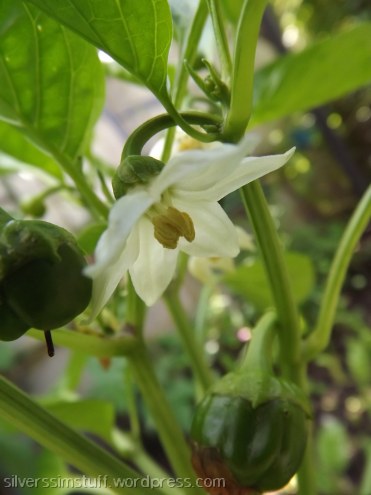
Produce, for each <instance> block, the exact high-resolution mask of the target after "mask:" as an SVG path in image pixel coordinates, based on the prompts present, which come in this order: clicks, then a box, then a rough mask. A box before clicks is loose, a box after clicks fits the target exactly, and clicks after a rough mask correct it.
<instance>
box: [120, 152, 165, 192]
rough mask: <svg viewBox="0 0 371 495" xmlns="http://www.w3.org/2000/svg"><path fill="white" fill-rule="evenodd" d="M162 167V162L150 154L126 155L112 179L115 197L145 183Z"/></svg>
mask: <svg viewBox="0 0 371 495" xmlns="http://www.w3.org/2000/svg"><path fill="white" fill-rule="evenodd" d="M163 167H164V163H163V162H161V161H160V160H157V159H156V158H152V157H151V156H141V155H129V156H126V157H125V158H124V159H123V160H122V161H121V163H120V165H119V166H118V168H117V170H116V172H115V174H114V176H113V179H112V188H113V194H114V195H115V198H116V199H119V198H121V196H124V195H125V194H126V193H127V192H128V191H129V189H131V188H132V187H135V186H138V185H143V184H147V183H148V182H149V181H150V180H151V179H153V178H154V177H155V176H156V175H158V174H159V173H160V172H161V170H162V169H163Z"/></svg>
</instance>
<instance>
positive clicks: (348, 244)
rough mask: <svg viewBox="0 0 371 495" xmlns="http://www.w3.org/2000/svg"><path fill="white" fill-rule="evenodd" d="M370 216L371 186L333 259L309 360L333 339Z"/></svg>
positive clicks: (309, 341) (311, 338) (310, 339)
mask: <svg viewBox="0 0 371 495" xmlns="http://www.w3.org/2000/svg"><path fill="white" fill-rule="evenodd" d="M370 218H371V186H369V187H368V189H367V190H366V192H365V193H364V195H363V197H362V198H361V201H360V202H359V204H358V206H357V208H356V210H355V211H354V213H353V215H352V217H351V219H350V221H349V223H348V226H347V227H346V229H345V232H344V234H343V237H342V239H341V241H340V244H339V246H338V249H337V251H336V254H335V257H334V259H333V262H332V265H331V268H330V273H329V275H328V278H327V282H326V287H325V291H324V295H323V297H322V302H321V307H320V311H319V316H318V320H317V324H316V326H315V329H314V331H313V332H312V333H311V334H310V335H309V337H308V338H307V340H306V341H305V343H304V347H303V353H304V356H305V358H306V359H308V360H310V359H313V357H315V356H316V355H317V354H318V353H320V352H321V351H323V350H324V349H325V348H326V347H327V345H328V343H329V341H330V338H331V330H332V327H333V323H334V319H335V314H336V308H337V305H338V301H339V295H340V292H341V288H342V285H343V283H344V279H345V276H346V273H347V270H348V267H349V264H350V261H351V258H352V254H353V251H354V249H355V247H356V245H357V243H358V242H359V239H360V238H361V236H362V233H363V232H364V230H365V228H366V227H367V225H368V223H369V221H370Z"/></svg>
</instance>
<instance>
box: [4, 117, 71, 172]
mask: <svg viewBox="0 0 371 495" xmlns="http://www.w3.org/2000/svg"><path fill="white" fill-rule="evenodd" d="M0 136H1V139H0V163H1V165H3V166H4V167H5V168H7V169H8V172H9V173H12V172H13V173H14V172H16V171H19V170H22V169H23V168H24V167H26V166H31V167H36V168H37V169H39V170H41V171H42V172H44V173H46V174H48V175H50V176H52V177H54V178H56V179H58V180H61V179H62V178H63V174H62V171H61V169H60V167H59V165H58V164H57V163H56V162H55V161H54V160H53V159H52V158H51V157H50V156H49V155H47V154H45V153H44V152H43V151H41V150H40V149H38V148H36V147H35V146H34V145H33V144H32V143H31V142H30V141H29V140H28V139H27V138H26V137H25V136H24V135H23V134H22V133H21V132H20V131H19V129H17V128H16V127H13V126H12V125H10V124H8V123H6V122H1V121H0Z"/></svg>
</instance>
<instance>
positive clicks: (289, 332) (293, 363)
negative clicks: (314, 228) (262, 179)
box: [241, 181, 300, 382]
mask: <svg viewBox="0 0 371 495" xmlns="http://www.w3.org/2000/svg"><path fill="white" fill-rule="evenodd" d="M241 194H242V199H243V202H244V204H245V207H246V210H247V213H248V216H249V218H250V221H251V224H252V226H253V229H254V231H255V235H256V238H257V241H258V244H259V247H260V252H261V255H262V258H263V262H264V266H265V270H266V273H267V277H268V281H269V284H270V288H271V291H272V295H273V299H274V302H275V306H276V311H277V317H278V322H279V325H278V337H279V342H280V354H281V359H280V365H281V366H282V369H283V371H284V373H285V374H286V375H287V377H288V378H290V379H291V380H293V381H294V382H296V381H297V366H298V364H299V342H300V341H299V314H298V310H297V307H296V303H295V300H294V296H293V292H292V288H291V284H290V280H289V276H288V272H287V266H286V263H285V259H284V255H283V248H282V245H281V242H280V239H279V237H278V234H277V230H276V226H275V225H274V222H273V218H272V216H271V214H270V212H269V208H268V205H267V202H266V199H265V196H264V193H263V190H262V188H261V185H260V183H259V182H258V181H254V182H251V183H250V184H248V185H247V186H244V187H243V188H242V190H241Z"/></svg>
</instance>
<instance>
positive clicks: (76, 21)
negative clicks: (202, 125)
mask: <svg viewBox="0 0 371 495" xmlns="http://www.w3.org/2000/svg"><path fill="white" fill-rule="evenodd" d="M26 3H32V4H34V5H37V6H38V7H39V8H40V9H42V10H43V11H44V12H46V13H47V14H48V15H50V16H51V17H53V18H54V19H56V20H58V21H59V22H61V23H62V24H64V25H65V26H67V27H69V28H70V29H72V30H73V31H75V32H76V33H78V34H79V35H80V36H82V37H83V38H85V39H86V40H88V41H89V42H90V43H92V44H93V45H95V46H96V47H98V48H100V49H101V50H103V51H104V52H106V53H107V54H108V55H110V56H111V57H112V58H113V59H115V60H116V61H117V62H118V63H119V64H121V65H122V66H123V67H124V68H125V69H127V70H128V71H129V72H131V73H132V74H133V75H134V76H136V77H137V78H138V79H140V80H141V81H142V82H143V83H144V84H145V85H146V86H147V87H148V88H149V89H150V90H151V91H153V93H154V94H156V95H157V96H158V97H159V98H160V99H161V97H166V99H167V89H166V77H167V58H168V53H169V48H170V43H171V40H172V20H171V11H170V8H169V4H168V2H167V0H145V1H139V0H105V1H104V2H102V1H101V0H69V1H68V2H55V0H27V1H26Z"/></svg>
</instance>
